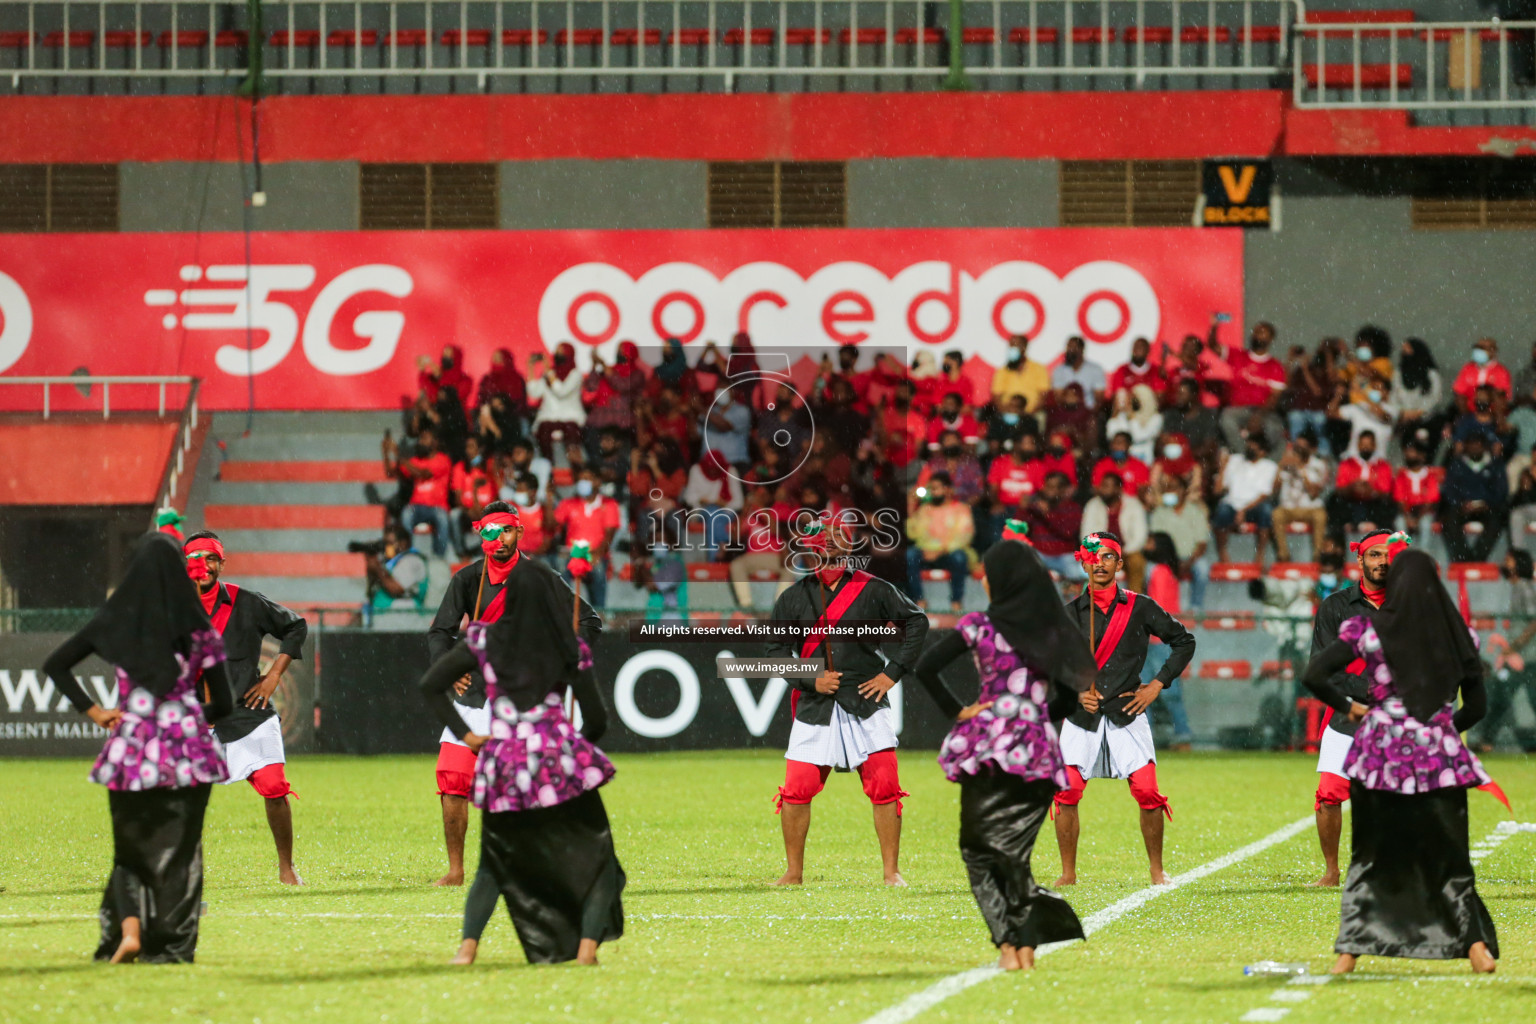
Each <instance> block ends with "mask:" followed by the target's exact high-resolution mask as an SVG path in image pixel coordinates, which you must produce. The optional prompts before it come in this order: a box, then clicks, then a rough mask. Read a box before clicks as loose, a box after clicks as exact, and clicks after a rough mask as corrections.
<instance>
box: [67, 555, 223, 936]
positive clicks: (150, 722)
mask: <svg viewBox="0 0 1536 1024" xmlns="http://www.w3.org/2000/svg"><path fill="white" fill-rule="evenodd" d="M92 654H95V655H98V656H99V657H101V658H102V659H103V660H105V661H107V662H109V663H111V664H112V666H113V667H114V668H115V670H116V682H117V687H116V688H117V705H116V707H115V708H113V709H111V710H108V709H105V708H102V707H100V706H99V705H97V704H96V702H95V701H93V700H92V699H91V698H90V697H89V696H87V695H86V692H85V690H84V689H82V688H81V686H80V684H79V683H78V682H77V681H76V680H75V677H74V667H75V666H76V665H77V664H79V663H80V662H81V661H84V660H85V659H86V658H87V657H88V656H90V655H92ZM43 671H44V672H46V673H47V674H48V677H49V678H50V679H52V680H53V685H54V686H55V687H56V688H57V690H58V691H59V692H60V693H62V694H64V695H65V696H66V697H68V698H69V700H70V703H72V704H74V706H75V708H76V709H77V710H79V711H80V712H82V713H83V714H86V715H88V716H90V718H91V720H92V721H93V722H95V723H96V724H97V725H99V726H101V727H102V728H104V729H106V730H107V733H108V735H107V743H106V746H105V747H103V748H102V751H101V755H100V756H99V757H97V759H96V763H95V765H94V766H92V768H91V780H92V781H93V782H99V783H101V784H102V785H104V786H106V787H107V804H108V806H109V807H110V808H111V812H112V849H113V857H112V875H111V877H110V879H109V880H108V882H107V889H106V892H105V893H104V894H103V896H102V900H101V942H100V945H99V946H98V947H97V950H96V959H97V960H111V961H112V962H113V963H123V962H126V961H130V960H134V959H139V960H144V961H146V962H150V963H191V962H192V959H193V956H194V955H195V953H196V951H197V925H198V909H199V904H200V903H201V902H202V895H203V812H204V811H205V810H206V809H207V807H208V793H209V789H210V786H211V784H212V783H215V782H223V781H224V780H225V779H226V778H228V777H229V776H228V771H227V769H226V768H225V764H224V753H223V749H222V748H221V747H220V746H219V743H218V741H217V740H216V739H215V738H214V735H213V732H212V730H211V729H210V728H209V725H208V721H209V719H214V720H217V719H219V718H222V717H223V716H225V715H227V714H229V713H230V711H232V710H233V709H234V698H233V696H232V695H231V693H230V689H229V680H228V676H227V675H226V673H225V670H224V643H223V641H222V640H221V639H220V637H219V634H218V633H217V632H215V631H214V629H213V624H212V623H211V622H210V621H209V619H208V614H207V613H206V612H205V611H203V606H202V603H201V602H200V601H199V600H198V596H197V589H196V587H195V586H194V585H193V583H192V581H191V580H190V579H188V578H187V564H186V560H185V559H184V558H183V557H182V554H181V548H180V547H179V545H178V544H177V543H176V541H175V540H173V539H172V538H171V537H170V536H168V535H166V534H161V533H151V534H148V535H146V536H145V537H144V538H143V539H142V540H140V541H139V545H138V548H137V550H136V551H135V552H134V556H133V560H132V561H131V562H130V563H129V566H128V571H127V573H126V575H125V576H124V577H123V581H122V583H121V584H119V585H118V588H117V589H116V590H115V591H113V593H112V596H111V597H109V598H108V599H107V602H106V604H105V605H103V606H102V608H101V610H100V611H98V612H97V613H96V615H95V617H93V618H92V619H91V621H90V622H89V623H87V624H86V626H85V628H84V629H82V630H81V631H80V632H78V633H76V634H75V635H74V636H72V637H70V638H69V639H68V640H66V641H65V642H64V643H63V645H61V646H60V647H59V649H58V650H56V651H54V652H53V653H52V654H51V655H49V656H48V660H47V661H46V662H44V663H43ZM200 696H201V699H200Z"/></svg>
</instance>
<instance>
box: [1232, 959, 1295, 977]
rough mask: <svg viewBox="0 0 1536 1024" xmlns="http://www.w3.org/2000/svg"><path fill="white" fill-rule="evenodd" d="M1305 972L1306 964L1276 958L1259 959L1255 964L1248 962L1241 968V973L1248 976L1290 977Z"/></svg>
mask: <svg viewBox="0 0 1536 1024" xmlns="http://www.w3.org/2000/svg"><path fill="white" fill-rule="evenodd" d="M1306 973H1307V965H1306V964H1283V963H1280V962H1279V961H1278V960H1260V961H1259V962H1258V963H1256V964H1249V965H1248V966H1247V967H1244V968H1243V974H1244V975H1245V976H1247V977H1249V978H1258V977H1265V976H1277V977H1282V978H1292V977H1298V976H1300V975H1303V974H1306Z"/></svg>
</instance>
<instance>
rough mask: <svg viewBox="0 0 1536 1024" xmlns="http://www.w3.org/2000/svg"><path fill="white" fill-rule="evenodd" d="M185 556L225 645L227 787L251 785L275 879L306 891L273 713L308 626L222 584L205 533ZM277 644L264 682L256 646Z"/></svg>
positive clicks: (217, 548) (213, 539) (219, 564)
mask: <svg viewBox="0 0 1536 1024" xmlns="http://www.w3.org/2000/svg"><path fill="white" fill-rule="evenodd" d="M182 553H183V554H185V555H186V556H187V575H188V576H191V577H192V581H193V582H194V583H196V584H197V595H198V597H199V599H201V600H202V602H203V610H204V611H206V612H207V613H208V617H209V618H210V619H212V620H213V626H214V628H215V629H217V630H218V631H219V633H220V635H222V636H223V637H224V651H225V654H226V657H227V661H226V663H225V664H226V666H227V668H228V671H229V682H230V686H231V688H232V689H233V691H234V693H235V710H234V711H233V712H232V713H230V714H229V715H227V716H225V717H224V718H221V719H219V722H218V725H216V726H215V727H214V732H215V733H217V734H218V737H219V742H221V743H223V744H224V759H225V760H226V761H227V762H228V764H229V781H230V782H239V781H240V780H241V779H246V780H249V782H250V784H251V788H252V789H254V790H255V791H256V792H257V793H258V794H259V795H260V796H261V797H262V798H263V799H265V800H266V803H267V827H268V828H269V829H271V830H272V842H273V844H274V845H275V846H276V847H277V879H278V881H280V882H282V883H283V884H284V885H303V884H304V882H303V879H301V878H299V873H298V872H297V871H295V870H294V869H293V810H292V808H290V807H289V806H288V794H290V793H292V792H293V788H292V787H291V786H289V785H288V776H287V774H286V773H285V772H284V770H283V764H284V762H285V761H286V760H287V753H286V752H285V751H284V749H283V724H282V722H281V721H280V720H279V719H278V717H277V712H276V711H275V710H274V709H273V707H272V694H273V693H275V692H277V687H278V684H279V683H281V682H282V679H283V673H284V672H285V671H287V669H288V666H289V665H290V664H292V663H293V662H295V661H297V660H298V659H299V658H300V657H301V655H302V653H303V649H304V638H305V637H306V636H308V635H309V625H308V624H307V623H306V622H305V621H304V620H303V619H302V618H300V617H299V616H298V615H295V614H294V613H293V612H291V611H289V610H288V609H287V608H284V607H283V606H282V605H280V604H277V603H275V602H273V601H270V600H268V599H267V598H265V597H263V596H262V595H261V594H258V593H256V591H254V590H251V589H250V588H248V587H237V586H235V585H234V584H233V583H224V582H222V581H221V580H220V577H221V576H222V575H223V573H224V545H223V543H222V542H221V541H220V540H219V537H218V535H217V534H215V533H213V532H212V531H210V530H204V531H203V532H201V533H194V534H193V535H192V536H190V537H188V538H187V540H186V543H185V544H184V545H183V546H182ZM268 636H270V637H273V638H275V639H276V640H277V642H278V653H277V657H275V658H273V659H272V664H271V666H270V667H268V669H267V674H266V675H265V676H263V675H261V670H260V664H261V641H262V638H263V637H268Z"/></svg>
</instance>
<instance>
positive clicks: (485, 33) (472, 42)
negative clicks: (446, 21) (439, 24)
mask: <svg viewBox="0 0 1536 1024" xmlns="http://www.w3.org/2000/svg"><path fill="white" fill-rule="evenodd" d="M461 40H462V41H463V42H464V43H465V44H466V45H468V46H488V45H490V42H491V30H490V29H488V28H472V29H469V30H468V31H461V30H459V29H456V28H450V29H447V30H446V31H444V32H443V35H442V43H443V45H444V46H458V45H459V43H460V41H461Z"/></svg>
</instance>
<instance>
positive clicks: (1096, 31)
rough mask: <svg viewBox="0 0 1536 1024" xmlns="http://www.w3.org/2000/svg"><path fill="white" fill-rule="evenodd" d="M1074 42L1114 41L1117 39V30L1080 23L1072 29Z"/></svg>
mask: <svg viewBox="0 0 1536 1024" xmlns="http://www.w3.org/2000/svg"><path fill="white" fill-rule="evenodd" d="M1072 41H1073V42H1074V43H1112V42H1114V41H1115V30H1114V29H1112V28H1100V27H1098V26H1097V25H1094V26H1088V25H1080V26H1078V27H1077V28H1074V29H1073V30H1072Z"/></svg>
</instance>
